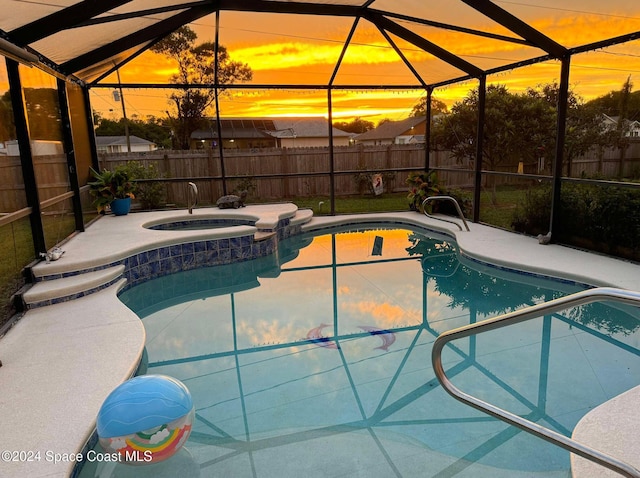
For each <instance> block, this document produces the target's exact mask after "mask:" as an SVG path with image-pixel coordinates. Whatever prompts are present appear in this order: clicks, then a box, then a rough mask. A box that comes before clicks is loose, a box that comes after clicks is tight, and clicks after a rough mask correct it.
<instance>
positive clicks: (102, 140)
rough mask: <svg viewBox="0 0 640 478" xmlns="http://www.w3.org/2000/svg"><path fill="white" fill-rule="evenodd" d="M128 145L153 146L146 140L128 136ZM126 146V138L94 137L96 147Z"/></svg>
mask: <svg viewBox="0 0 640 478" xmlns="http://www.w3.org/2000/svg"><path fill="white" fill-rule="evenodd" d="M129 142H130V144H155V143H153V142H151V141H147V140H146V139H143V138H139V137H138V136H134V135H131V136H129ZM126 144H127V137H126V136H96V145H97V146H121V145H125V146H126Z"/></svg>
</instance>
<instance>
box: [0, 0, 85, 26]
mask: <svg viewBox="0 0 640 478" xmlns="http://www.w3.org/2000/svg"><path fill="white" fill-rule="evenodd" d="M74 3H77V1H74V0H52V1H50V2H46V3H34V2H31V1H28V0H3V1H2V2H0V5H2V8H0V12H1V13H0V28H1V29H2V30H4V31H11V30H13V29H14V28H18V27H21V26H23V25H26V24H28V23H31V22H33V21H35V20H38V19H39V18H42V17H44V16H47V15H49V14H51V13H55V12H57V11H59V10H62V9H63V8H65V7H68V6H71V5H73V4H74Z"/></svg>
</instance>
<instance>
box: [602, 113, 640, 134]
mask: <svg viewBox="0 0 640 478" xmlns="http://www.w3.org/2000/svg"><path fill="white" fill-rule="evenodd" d="M602 117H603V121H604V124H605V125H606V127H607V128H609V129H616V128H617V127H618V121H619V120H620V117H619V116H609V115H605V114H603V115H602ZM623 128H624V130H625V133H624V135H625V136H626V137H631V138H637V139H640V121H637V120H633V121H632V120H628V119H625V120H624V124H623Z"/></svg>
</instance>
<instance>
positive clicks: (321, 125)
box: [191, 118, 351, 139]
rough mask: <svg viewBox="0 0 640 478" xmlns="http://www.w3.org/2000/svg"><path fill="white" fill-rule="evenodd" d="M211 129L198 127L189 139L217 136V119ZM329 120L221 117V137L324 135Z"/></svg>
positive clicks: (339, 134) (338, 132)
mask: <svg viewBox="0 0 640 478" xmlns="http://www.w3.org/2000/svg"><path fill="white" fill-rule="evenodd" d="M210 122H211V128H208V129H199V130H196V131H194V132H193V133H191V138H192V139H211V138H217V137H218V128H217V125H216V120H215V119H212V120H210ZM327 125H328V121H327V120H326V119H325V118H221V119H220V127H221V130H222V137H223V138H236V139H242V138H244V139H251V138H281V139H282V138H326V137H328V136H329V131H328V127H327ZM333 136H334V137H349V136H351V134H350V133H347V132H346V131H342V130H340V129H338V128H333Z"/></svg>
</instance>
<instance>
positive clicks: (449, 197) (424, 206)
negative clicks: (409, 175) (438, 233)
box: [422, 196, 469, 231]
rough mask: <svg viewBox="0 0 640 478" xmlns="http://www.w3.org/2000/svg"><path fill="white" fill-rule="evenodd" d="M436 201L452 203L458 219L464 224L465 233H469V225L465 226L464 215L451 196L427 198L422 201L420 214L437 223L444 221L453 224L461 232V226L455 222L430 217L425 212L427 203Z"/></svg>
mask: <svg viewBox="0 0 640 478" xmlns="http://www.w3.org/2000/svg"><path fill="white" fill-rule="evenodd" d="M436 200H445V201H450V202H452V203H453V204H454V206H455V207H456V211H457V212H458V217H459V218H460V219H462V223H463V224H464V227H465V228H466V229H467V231H469V225H468V224H467V220H466V219H465V218H464V214H462V209H460V204H458V201H456V199H455V198H453V197H451V196H429V197H428V198H426V199H425V200H424V201H422V212H424V215H425V216H427V217H430V218H431V219H438V220H439V221H444V222H449V223H451V224H455V225H456V226H458V227H459V228H460V230H461V231H462V226H461V225H460V224H458V223H457V222H455V221H451V220H449V219H444V218H442V217H438V216H433V215H431V214H429V213H428V212H427V207H426V206H427V203H428V202H431V201H436Z"/></svg>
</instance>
